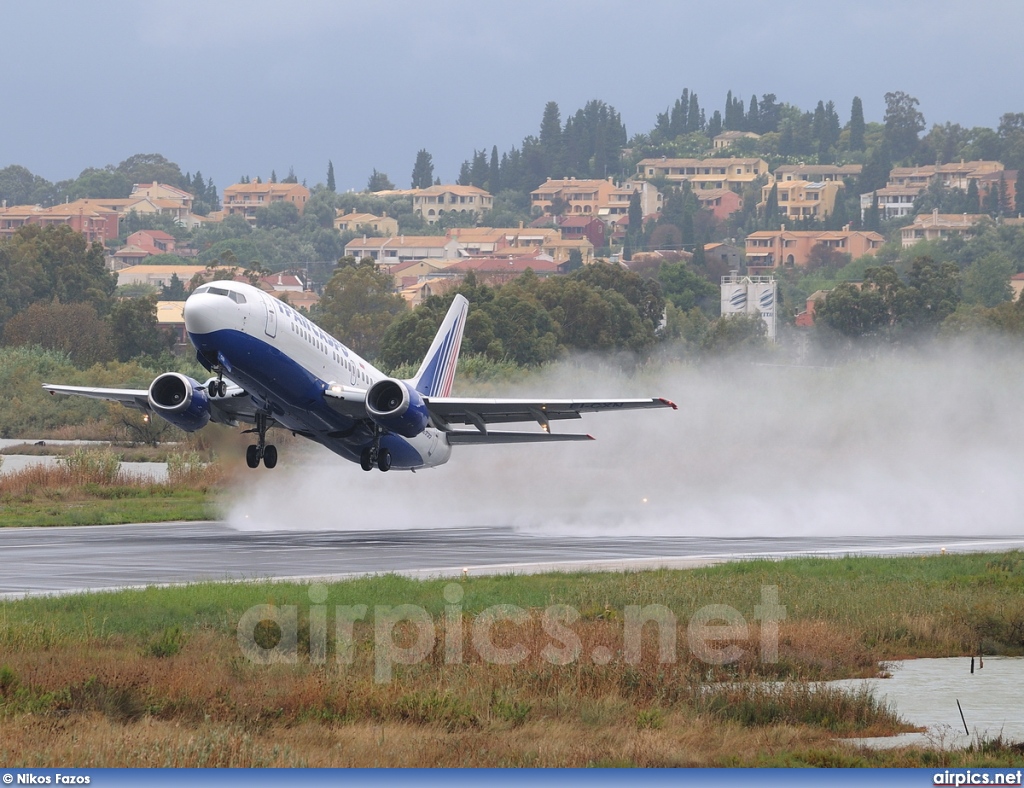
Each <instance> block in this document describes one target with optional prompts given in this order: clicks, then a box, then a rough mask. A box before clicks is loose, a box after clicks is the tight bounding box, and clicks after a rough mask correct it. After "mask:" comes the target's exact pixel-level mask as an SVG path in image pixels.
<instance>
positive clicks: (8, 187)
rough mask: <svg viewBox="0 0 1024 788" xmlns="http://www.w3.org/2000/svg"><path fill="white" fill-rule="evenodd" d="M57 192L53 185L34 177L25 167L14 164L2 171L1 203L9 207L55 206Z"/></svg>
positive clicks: (0, 185)
mask: <svg viewBox="0 0 1024 788" xmlns="http://www.w3.org/2000/svg"><path fill="white" fill-rule="evenodd" d="M55 197H56V194H55V190H54V186H53V184H52V183H50V182H49V181H48V180H46V179H45V178H41V177H39V176H38V175H33V174H32V173H31V172H30V171H29V170H27V169H26V168H24V167H20V166H18V165H15V164H12V165H11V166H10V167H4V168H3V169H2V170H0V201H6V202H7V205H8V207H10V206H14V205H53V204H54V203H55V201H56V200H55Z"/></svg>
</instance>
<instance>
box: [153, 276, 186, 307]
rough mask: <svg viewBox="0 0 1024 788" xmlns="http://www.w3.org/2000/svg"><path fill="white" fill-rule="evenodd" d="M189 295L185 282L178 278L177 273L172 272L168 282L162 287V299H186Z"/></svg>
mask: <svg viewBox="0 0 1024 788" xmlns="http://www.w3.org/2000/svg"><path fill="white" fill-rule="evenodd" d="M187 297H188V293H187V292H186V291H185V283H184V282H182V281H181V279H179V278H178V275H177V274H171V278H170V279H169V280H168V282H167V284H166V285H164V286H163V287H162V288H160V300H161V301H184V300H185V299H186V298H187Z"/></svg>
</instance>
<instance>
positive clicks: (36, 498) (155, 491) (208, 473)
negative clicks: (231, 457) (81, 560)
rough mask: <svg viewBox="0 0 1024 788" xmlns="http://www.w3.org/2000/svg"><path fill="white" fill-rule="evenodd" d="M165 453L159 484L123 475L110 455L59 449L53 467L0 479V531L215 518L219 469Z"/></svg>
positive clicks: (107, 451) (192, 456)
mask: <svg viewBox="0 0 1024 788" xmlns="http://www.w3.org/2000/svg"><path fill="white" fill-rule="evenodd" d="M47 448H48V447H47ZM164 452H165V461H166V462H167V464H168V479H167V481H166V482H162V483H161V482H154V481H153V480H151V479H149V478H148V477H144V476H138V475H133V474H131V473H127V472H125V471H123V470H122V469H121V461H122V459H123V457H122V456H121V455H120V454H119V453H118V452H116V451H114V450H111V449H100V450H97V449H88V450H87V449H82V448H75V447H64V448H63V452H62V456H61V458H60V460H59V461H58V463H57V464H56V465H30V466H28V467H27V468H24V469H21V470H17V471H12V472H7V473H3V474H0V528H4V527H16V526H62V525H112V524H117V523H140V522H142V523H148V522H166V521H174V520H207V519H213V518H215V517H216V516H217V515H218V508H217V505H216V494H217V490H218V485H219V483H220V482H221V481H222V479H223V477H224V471H223V469H222V468H221V467H220V466H218V465H217V464H207V463H204V462H203V461H202V458H201V457H200V455H199V454H197V453H195V452H179V453H173V452H172V453H167V450H166V449H164Z"/></svg>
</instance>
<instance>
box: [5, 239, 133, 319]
mask: <svg viewBox="0 0 1024 788" xmlns="http://www.w3.org/2000/svg"><path fill="white" fill-rule="evenodd" d="M116 287H117V278H116V274H111V273H110V272H109V271H107V267H106V262H105V259H104V250H103V247H102V246H101V245H100V244H98V243H93V244H90V243H88V242H86V240H85V237H84V236H83V235H82V234H81V233H77V232H75V231H74V230H72V229H71V228H70V227H68V226H66V225H59V226H56V227H40V226H38V225H27V226H25V227H21V228H19V229H18V230H16V231H15V233H14V235H13V236H11V237H10V238H8V239H5V240H2V241H0V322H2V321H4V320H6V319H8V318H9V317H11V316H12V315H13V314H14V313H16V312H18V311H20V310H22V309H24V308H25V307H27V306H28V305H29V304H32V303H34V302H37V301H53V300H54V299H56V300H57V301H59V302H60V303H62V304H73V303H83V302H84V303H89V304H91V305H92V306H93V308H94V309H95V310H96V312H97V313H99V314H103V313H105V312H106V311H107V309H108V308H109V305H110V297H111V296H112V295H113V293H114V290H115V288H116Z"/></svg>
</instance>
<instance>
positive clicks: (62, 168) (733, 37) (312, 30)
mask: <svg viewBox="0 0 1024 788" xmlns="http://www.w3.org/2000/svg"><path fill="white" fill-rule="evenodd" d="M0 18H2V19H3V50H2V51H3V58H2V63H3V66H2V69H3V70H2V72H0V74H2V88H0V167H5V166H7V165H9V164H20V165H23V166H25V167H28V168H29V169H30V170H32V172H34V173H36V174H37V175H41V176H43V177H44V178H47V179H48V180H51V181H57V180H62V179H65V178H74V177H77V176H78V174H79V173H80V172H81V171H82V170H83V169H85V168H87V167H103V166H105V165H107V164H117V163H118V162H120V161H122V160H124V159H125V158H127V157H128V156H130V155H132V154H135V153H160V154H163V155H164V156H166V157H167V158H169V159H171V160H172V161H174V162H176V163H177V164H179V165H180V166H181V168H182V169H183V170H184V171H187V172H194V171H195V170H196V169H199V170H201V171H202V173H203V175H204V176H206V177H212V178H213V179H214V182H215V183H216V184H217V186H218V188H220V189H221V190H223V189H224V187H225V186H228V185H230V184H231V183H234V182H236V181H237V180H238V178H239V176H241V175H250V176H253V177H255V176H257V175H258V176H262V177H263V178H264V179H267V178H268V177H269V176H270V172H271V170H272V169H274V170H276V171H277V175H278V177H279V178H282V177H284V176H285V175H287V173H288V170H289V167H293V168H294V170H295V174H296V175H297V176H298V177H299V179H300V180H305V181H306V182H307V183H308V185H310V186H312V185H314V184H316V183H318V182H322V181H324V180H325V178H326V171H327V162H328V160H329V159H330V160H333V162H334V168H335V174H336V180H337V186H338V190H339V191H341V190H346V189H356V190H361V189H363V188H365V186H366V181H367V178H368V177H369V175H370V172H371V170H372V169H373V168H376V169H378V170H381V171H383V172H386V173H387V174H388V175H389V176H390V177H391V180H392V181H394V182H395V184H396V185H397V186H399V187H403V188H405V187H408V186H409V181H410V176H411V173H412V167H413V162H414V160H415V157H416V152H417V151H418V150H419V149H420V148H426V149H427V150H428V151H429V152H430V153H431V154H432V156H433V160H434V172H435V175H437V176H439V177H440V178H441V179H442V181H445V182H452V181H454V180H455V178H456V177H457V176H458V171H459V165H460V164H461V162H462V161H463V160H464V159H467V158H469V157H470V156H471V155H472V153H473V150H474V149H486V150H487V151H488V152H489V151H490V148H491V146H492V145H497V146H498V150H499V151H500V152H504V151H507V150H508V149H509V148H511V147H513V146H518V145H519V144H520V143H521V141H522V139H523V137H525V136H526V135H528V134H536V133H537V132H538V130H539V127H540V119H541V114H542V112H543V109H544V105H545V103H546V102H548V101H556V102H558V105H559V108H560V109H561V114H562V119H563V121H564V119H565V118H566V117H567V116H568V115H570V114H572V113H574V112H575V111H576V110H577V109H578V108H580V107H581V106H583V104H585V103H586V102H587V101H588V100H590V99H600V100H602V101H605V102H607V103H608V104H611V105H612V106H613V107H615V108H616V109H617V110H618V111H619V112H620V114H621V115H622V119H623V122H624V123H625V125H626V129H627V132H628V133H629V134H630V135H632V134H634V133H638V132H647V131H650V129H651V128H652V127H653V126H654V122H655V118H656V116H657V114H658V113H659V112H662V111H664V110H665V109H666V108H667V107H668V106H669V105H671V104H672V103H673V101H675V99H676V98H677V97H678V96H679V95H680V94H681V93H682V91H683V89H684V88H689V89H690V90H692V91H696V92H697V94H698V96H699V99H700V103H701V106H702V107H704V108H705V110H706V111H707V114H708V116H710V115H711V113H712V112H713V111H714V110H715V109H723V107H724V103H725V96H726V92H727V91H728V90H732V91H733V93H734V94H736V95H738V96H740V97H742V98H743V100H744V102H745V103H746V102H749V100H750V96H751V94H755V93H756V94H757V95H758V97H760V95H761V94H762V93H775V94H776V96H777V97H778V99H779V101H783V102H788V103H791V104H795V105H797V106H799V107H801V108H803V109H806V110H813V109H814V106H815V104H816V103H817V102H818V100H819V99H822V100H825V101H827V100H829V99H831V100H833V101H835V103H836V107H837V109H838V111H839V116H840V119H841V121H842V122H843V123H844V124H845V123H846V122H847V120H848V119H849V112H850V102H851V100H852V99H853V97H854V96H860V97H861V98H862V100H863V102H864V111H865V116H866V119H867V120H868V121H880V120H881V119H882V113H883V110H884V100H883V96H884V94H885V93H886V92H887V91H893V90H902V91H905V92H907V93H910V94H911V95H913V96H916V97H917V98H918V99H919V100H920V102H921V103H920V109H921V111H922V112H923V113H924V116H925V119H926V121H927V123H928V125H929V126H931V125H932V124H933V123H944V122H946V121H951V122H954V123H960V124H962V125H964V126H990V127H995V126H996V125H997V124H998V121H999V117H1000V116H1001V115H1002V114H1003V113H1005V112H1024V79H1022V77H1024V45H1022V43H1024V3H1022V2H1019V0H972V2H964V1H963V0H959V1H957V2H952V1H951V0H848V1H847V2H842V3H839V2H832V0H815V2H804V0H795V1H794V2H789V3H768V2H764V0H732V2H728V3H718V2H708V1H705V2H699V3H698V2H689V0H634V1H633V2H626V0H618V1H617V2H610V1H606V0H590V2H556V1H555V0H520V1H519V2H508V3H497V2H486V1H482V0H475V1H472V2H471V1H467V0H434V1H433V2H423V1H422V0H393V1H392V2H387V1H386V0H384V1H378V0H370V1H366V0H364V2H349V1H348V0H295V2H291V3H284V2H271V1H270V0H246V1H245V2H235V1H234V0H230V1H225V2H215V1H214V0H202V1H201V2H200V1H197V0H177V1H176V2H170V3H153V2H113V1H110V2H103V0H95V1H94V2H88V3H71V2H61V3H58V2H45V1H40V2H27V3H26V2H21V1H20V0H0Z"/></svg>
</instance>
